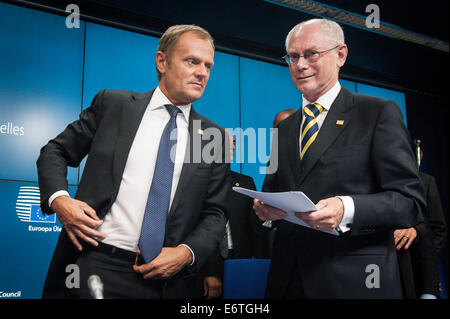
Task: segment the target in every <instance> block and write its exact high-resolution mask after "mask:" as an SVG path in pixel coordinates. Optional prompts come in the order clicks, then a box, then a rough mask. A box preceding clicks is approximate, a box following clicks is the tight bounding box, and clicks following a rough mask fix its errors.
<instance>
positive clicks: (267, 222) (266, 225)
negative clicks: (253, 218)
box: [262, 220, 272, 228]
mask: <svg viewBox="0 0 450 319" xmlns="http://www.w3.org/2000/svg"><path fill="white" fill-rule="evenodd" d="M262 225H263V226H264V227H267V228H272V221H271V220H266V221H265V222H264V223H263V224H262Z"/></svg>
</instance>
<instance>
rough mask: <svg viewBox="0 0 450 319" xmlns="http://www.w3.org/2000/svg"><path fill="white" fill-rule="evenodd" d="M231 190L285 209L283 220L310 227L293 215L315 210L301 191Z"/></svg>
mask: <svg viewBox="0 0 450 319" xmlns="http://www.w3.org/2000/svg"><path fill="white" fill-rule="evenodd" d="M233 190H234V191H235V192H238V193H241V194H244V195H247V196H249V197H252V198H256V199H259V200H260V201H262V202H264V203H265V204H267V205H270V206H273V207H276V208H279V209H281V210H283V211H285V212H286V213H287V214H288V217H286V218H285V219H284V220H286V221H288V222H291V223H294V224H297V225H300V226H304V227H308V228H312V227H311V226H310V225H308V224H307V223H305V222H304V221H303V220H301V219H300V218H298V217H296V216H295V215H294V214H295V213H296V212H303V213H307V212H313V211H316V210H317V207H316V205H314V203H313V202H312V201H311V200H310V199H309V198H308V196H306V195H305V194H304V193H303V192H298V191H296V192H280V193H264V192H257V191H254V190H251V189H247V188H242V187H233ZM315 230H316V229H315ZM318 231H323V232H326V233H328V234H333V235H336V236H339V233H338V232H337V231H336V230H333V231H332V232H329V231H325V230H320V229H319V230H318Z"/></svg>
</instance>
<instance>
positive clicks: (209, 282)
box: [203, 276, 222, 299]
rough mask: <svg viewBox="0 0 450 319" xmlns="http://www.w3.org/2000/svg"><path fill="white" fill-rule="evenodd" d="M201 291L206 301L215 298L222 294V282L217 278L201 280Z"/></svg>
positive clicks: (211, 277)
mask: <svg viewBox="0 0 450 319" xmlns="http://www.w3.org/2000/svg"><path fill="white" fill-rule="evenodd" d="M203 290H204V291H205V293H204V294H203V295H204V296H205V297H206V299H212V298H217V297H219V296H220V295H221V294H222V281H221V280H220V278H219V277H214V276H207V277H205V278H204V279H203Z"/></svg>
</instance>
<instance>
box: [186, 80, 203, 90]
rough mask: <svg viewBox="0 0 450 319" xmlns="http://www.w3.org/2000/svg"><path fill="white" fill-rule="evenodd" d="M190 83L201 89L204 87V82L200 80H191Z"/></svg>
mask: <svg viewBox="0 0 450 319" xmlns="http://www.w3.org/2000/svg"><path fill="white" fill-rule="evenodd" d="M189 84H191V85H193V86H194V87H196V88H199V89H202V88H203V84H202V83H199V82H191V83H189Z"/></svg>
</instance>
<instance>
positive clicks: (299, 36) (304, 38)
mask: <svg viewBox="0 0 450 319" xmlns="http://www.w3.org/2000/svg"><path fill="white" fill-rule="evenodd" d="M329 42H330V39H329V36H328V35H327V34H326V33H325V32H324V31H323V29H322V27H321V25H320V24H318V23H311V24H306V25H303V26H302V27H301V28H300V29H298V30H297V31H296V32H295V33H294V34H293V35H292V37H291V39H290V40H289V46H288V47H289V51H297V52H301V51H304V50H308V49H315V50H318V49H326V47H327V46H328V45H329Z"/></svg>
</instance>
